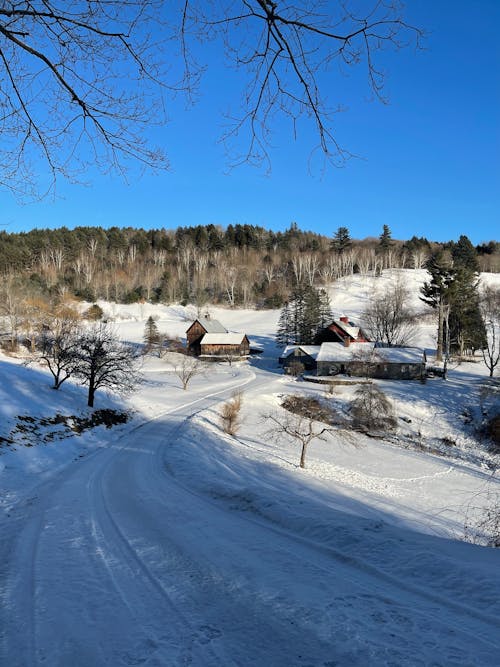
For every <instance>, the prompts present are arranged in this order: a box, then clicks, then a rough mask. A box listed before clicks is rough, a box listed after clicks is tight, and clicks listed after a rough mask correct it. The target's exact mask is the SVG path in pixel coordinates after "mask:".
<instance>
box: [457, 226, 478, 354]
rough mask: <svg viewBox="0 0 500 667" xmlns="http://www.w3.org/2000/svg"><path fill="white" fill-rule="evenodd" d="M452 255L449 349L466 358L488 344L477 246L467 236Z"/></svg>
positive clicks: (461, 238)
mask: <svg viewBox="0 0 500 667" xmlns="http://www.w3.org/2000/svg"><path fill="white" fill-rule="evenodd" d="M451 255H452V257H453V268H454V272H455V275H454V280H453V285H452V290H451V295H450V296H451V298H450V318H449V336H450V349H451V350H452V351H453V352H457V353H458V354H459V355H460V356H463V355H464V354H465V353H466V352H472V353H473V352H474V351H475V350H480V349H483V348H484V346H485V345H486V330H485V326H484V322H483V319H482V316H481V310H480V305H479V291H478V288H479V262H478V259H477V253H476V250H475V248H474V246H473V245H472V243H471V242H470V240H469V239H468V238H467V236H464V235H462V236H461V237H460V238H459V240H458V241H457V243H455V244H454V245H453V246H452V248H451Z"/></svg>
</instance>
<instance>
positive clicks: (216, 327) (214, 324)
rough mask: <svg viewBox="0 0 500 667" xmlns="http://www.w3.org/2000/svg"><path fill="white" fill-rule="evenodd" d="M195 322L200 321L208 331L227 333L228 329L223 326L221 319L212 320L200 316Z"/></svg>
mask: <svg viewBox="0 0 500 667" xmlns="http://www.w3.org/2000/svg"><path fill="white" fill-rule="evenodd" d="M195 322H199V323H200V324H201V326H202V327H203V328H204V329H205V331H206V332H207V333H227V329H226V328H225V327H223V326H222V324H221V323H220V322H219V320H212V319H211V318H210V319H209V318H208V317H198V319H197V320H195ZM193 324H194V322H193ZM191 326H192V325H191Z"/></svg>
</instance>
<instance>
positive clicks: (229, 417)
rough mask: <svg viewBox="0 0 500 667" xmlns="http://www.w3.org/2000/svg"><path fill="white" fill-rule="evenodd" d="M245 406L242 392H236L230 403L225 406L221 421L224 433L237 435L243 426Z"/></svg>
mask: <svg viewBox="0 0 500 667" xmlns="http://www.w3.org/2000/svg"><path fill="white" fill-rule="evenodd" d="M242 404H243V395H242V394H241V392H239V391H238V392H235V393H234V394H233V395H232V397H231V398H230V400H229V401H227V402H226V403H224V404H223V406H222V410H221V414H220V419H221V425H222V429H223V431H224V433H227V434H228V435H236V433H237V432H238V429H239V428H240V426H241V415H240V412H241V406H242Z"/></svg>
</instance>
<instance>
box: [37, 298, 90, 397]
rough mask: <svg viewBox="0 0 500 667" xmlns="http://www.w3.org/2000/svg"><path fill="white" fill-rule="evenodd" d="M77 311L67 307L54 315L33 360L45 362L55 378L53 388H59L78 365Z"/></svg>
mask: <svg viewBox="0 0 500 667" xmlns="http://www.w3.org/2000/svg"><path fill="white" fill-rule="evenodd" d="M77 317H78V314H77V313H76V311H71V310H70V309H66V311H65V312H63V313H61V314H59V315H57V316H54V317H53V318H52V319H50V320H49V321H48V322H46V323H45V326H44V328H43V330H42V332H41V334H40V338H39V340H38V342H37V345H36V347H35V351H34V352H33V354H32V360H33V361H38V362H39V363H42V364H44V365H45V366H46V367H47V368H48V370H49V371H50V373H51V374H52V377H53V378H54V384H53V389H59V388H60V386H61V385H62V384H63V382H65V381H66V380H67V379H68V378H70V377H71V376H72V375H73V374H74V373H75V370H76V367H77V365H78V358H79V356H78V355H79V350H80V341H79V339H80V335H81V333H80V330H79V325H78V320H77Z"/></svg>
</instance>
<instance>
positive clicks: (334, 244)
mask: <svg viewBox="0 0 500 667" xmlns="http://www.w3.org/2000/svg"><path fill="white" fill-rule="evenodd" d="M351 245H352V241H351V236H350V234H349V230H348V229H347V227H339V228H338V229H337V231H336V232H335V234H334V235H333V239H332V241H331V243H330V247H331V249H332V250H335V252H337V253H338V254H339V255H341V254H342V253H343V252H345V251H346V250H348V249H349V248H350V247H351Z"/></svg>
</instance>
